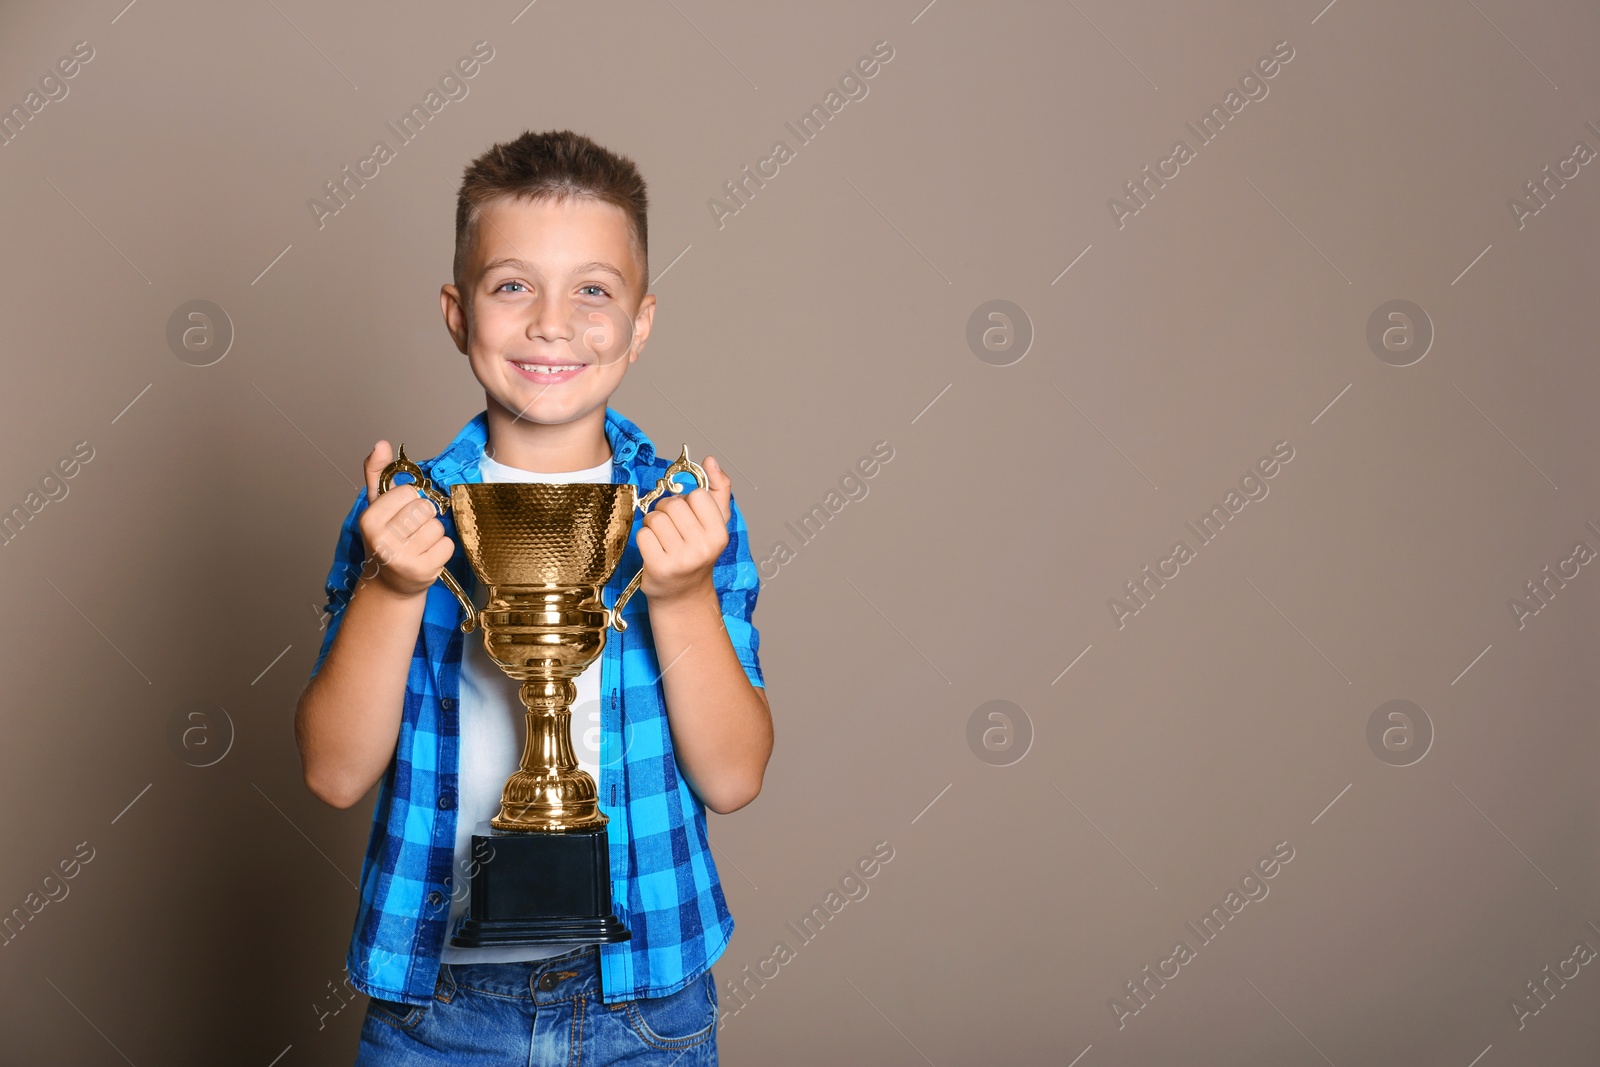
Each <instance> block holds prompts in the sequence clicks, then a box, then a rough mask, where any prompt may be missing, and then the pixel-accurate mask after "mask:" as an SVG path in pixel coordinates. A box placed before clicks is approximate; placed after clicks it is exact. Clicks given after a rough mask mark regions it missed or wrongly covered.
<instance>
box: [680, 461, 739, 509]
mask: <svg viewBox="0 0 1600 1067" xmlns="http://www.w3.org/2000/svg"><path fill="white" fill-rule="evenodd" d="M701 466H702V467H704V468H705V472H706V480H707V481H709V482H710V483H711V485H710V487H709V489H708V491H709V492H710V494H711V496H712V498H713V499H714V500H716V502H717V510H718V511H720V512H722V521H723V522H724V523H726V522H727V521H728V516H729V515H731V514H733V505H732V504H731V503H730V501H732V499H733V479H732V478H729V477H728V472H727V471H725V470H723V469H722V464H720V463H718V462H717V457H716V456H707V457H706V461H705V462H704V463H703V464H701ZM689 495H690V496H693V495H694V494H693V493H690V494H689Z"/></svg>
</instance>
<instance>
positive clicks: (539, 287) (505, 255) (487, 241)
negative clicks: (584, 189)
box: [439, 197, 656, 425]
mask: <svg viewBox="0 0 1600 1067" xmlns="http://www.w3.org/2000/svg"><path fill="white" fill-rule="evenodd" d="M476 237H477V239H476V242H475V246H474V249H473V255H472V260H471V262H470V263H469V264H468V267H467V270H468V274H467V277H466V278H465V279H463V283H464V288H463V289H462V290H458V289H457V288H456V287H455V286H454V285H446V286H444V288H443V289H442V290H441V292H440V296H439V299H440V305H441V307H442V308H443V310H444V317H445V324H446V326H447V327H448V328H449V330H450V335H451V336H452V337H453V338H455V342H456V347H457V348H459V349H460V350H461V351H462V353H464V354H465V355H466V356H467V359H468V361H469V362H470V363H471V365H472V373H473V375H474V376H475V377H476V378H477V379H478V381H479V382H480V383H481V384H482V385H483V388H484V392H485V394H486V395H487V398H488V402H489V403H490V404H491V405H498V406H500V407H501V408H503V409H504V410H505V411H507V412H509V413H510V414H511V415H512V416H515V417H517V418H521V419H526V420H528V421H530V422H536V423H542V424H546V425H554V424H560V423H569V422H573V421H576V420H578V419H581V418H583V417H584V416H586V415H590V414H591V413H593V412H595V411H596V410H600V411H603V410H604V408H605V405H606V403H607V401H608V400H609V398H610V396H611V394H612V393H613V392H615V391H616V388H617V386H618V385H619V384H621V382H622V376H623V375H624V374H625V373H626V372H627V369H628V364H630V363H632V362H633V361H634V360H636V359H638V358H639V353H640V351H642V350H643V348H644V343H645V340H646V338H648V337H649V335H650V324H651V322H652V320H653V319H654V317H655V301H656V298H655V296H654V295H653V294H652V295H650V296H645V297H643V298H642V299H641V291H642V290H643V288H644V277H643V270H642V267H641V265H640V263H639V260H638V257H637V256H636V255H635V254H634V251H633V244H632V242H631V241H630V239H629V229H628V223H627V216H626V215H625V214H624V213H623V211H622V209H621V208H619V207H617V206H616V205H614V204H608V203H605V202H604V201H598V200H593V199H588V198H580V197H569V198H568V199H566V200H564V201H561V202H556V201H552V200H535V201H529V200H518V199H512V198H509V197H502V198H499V199H497V200H494V201H491V202H489V203H487V204H485V205H484V207H483V210H482V213H481V215H480V216H479V220H478V230H477V235H476ZM548 368H565V369H556V370H555V372H554V373H547V369H548Z"/></svg>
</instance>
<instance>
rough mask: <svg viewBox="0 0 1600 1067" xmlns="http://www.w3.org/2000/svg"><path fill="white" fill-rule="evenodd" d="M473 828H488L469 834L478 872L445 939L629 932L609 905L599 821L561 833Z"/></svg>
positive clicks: (527, 941)
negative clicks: (460, 918)
mask: <svg viewBox="0 0 1600 1067" xmlns="http://www.w3.org/2000/svg"><path fill="white" fill-rule="evenodd" d="M479 827H480V828H482V829H485V830H487V831H488V832H486V833H475V834H473V835H472V853H471V854H472V856H473V857H474V858H475V859H477V861H478V870H477V873H476V874H474V875H473V876H472V895H471V896H470V898H469V899H468V903H467V918H466V921H465V922H463V923H462V924H461V929H459V930H457V931H456V933H455V934H454V935H452V936H451V938H450V943H451V944H452V945H455V946H457V947H459V948H487V947H489V946H491V945H562V944H610V943H612V942H616V941H627V940H628V939H629V938H631V937H632V936H633V935H632V934H631V933H629V931H628V928H627V927H626V926H624V925H623V924H622V921H621V920H620V919H618V918H617V916H616V914H615V913H614V912H613V911H612V909H611V860H610V854H609V851H608V848H607V844H606V831H605V828H604V827H601V828H600V829H598V830H570V831H566V832H562V833H534V832H518V831H499V830H493V829H490V828H489V827H488V824H487V823H480V824H479ZM479 857H482V858H479Z"/></svg>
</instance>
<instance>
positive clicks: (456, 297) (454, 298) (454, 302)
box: [439, 282, 467, 356]
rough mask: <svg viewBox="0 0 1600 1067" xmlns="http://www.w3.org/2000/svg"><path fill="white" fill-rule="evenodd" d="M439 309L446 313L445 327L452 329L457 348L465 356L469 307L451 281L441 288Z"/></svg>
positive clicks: (451, 333) (451, 332)
mask: <svg viewBox="0 0 1600 1067" xmlns="http://www.w3.org/2000/svg"><path fill="white" fill-rule="evenodd" d="M439 310H440V311H442V312H443V313H444V326H445V329H447V330H449V331H450V337H451V339H452V340H454V341H455V343H456V348H457V349H458V350H459V351H460V352H461V354H462V355H463V356H464V355H466V354H467V309H466V305H465V304H463V303H462V301H461V293H460V291H459V290H457V289H456V287H455V286H454V285H452V284H450V283H449V282H446V283H445V284H444V285H442V286H440V288H439Z"/></svg>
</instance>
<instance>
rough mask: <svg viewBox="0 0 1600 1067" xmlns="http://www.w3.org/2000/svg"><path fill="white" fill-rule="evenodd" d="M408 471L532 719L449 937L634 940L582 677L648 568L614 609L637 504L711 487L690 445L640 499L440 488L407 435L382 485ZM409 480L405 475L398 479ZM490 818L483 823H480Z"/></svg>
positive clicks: (626, 490)
mask: <svg viewBox="0 0 1600 1067" xmlns="http://www.w3.org/2000/svg"><path fill="white" fill-rule="evenodd" d="M402 471H403V472H405V473H407V474H410V475H411V477H412V484H413V487H414V488H415V489H417V490H418V491H420V492H422V493H423V494H424V495H425V496H427V498H428V499H429V500H431V501H432V502H433V503H434V505H435V506H436V507H438V508H439V510H440V513H441V514H442V513H444V512H445V511H449V512H451V513H452V514H453V515H454V517H455V523H456V532H457V535H458V537H459V540H460V544H461V546H462V548H463V549H464V550H465V551H466V555H467V560H468V562H469V563H470V564H471V565H472V572H473V573H474V574H475V575H477V578H478V581H479V582H480V583H481V584H482V585H483V586H484V587H485V588H486V589H487V590H488V600H487V602H486V603H485V605H484V606H483V607H482V608H481V609H479V608H475V607H474V606H473V604H472V601H471V599H470V598H468V597H467V595H466V593H465V592H464V591H463V590H462V589H461V587H460V585H459V584H458V583H457V582H456V580H455V578H454V577H453V576H452V575H451V574H450V572H449V570H448V569H446V570H442V571H441V572H440V574H439V577H440V579H441V580H443V581H444V583H445V585H446V586H448V587H449V589H450V591H451V592H452V593H454V594H455V596H456V599H457V600H459V601H460V603H461V606H462V607H463V608H464V609H465V610H466V618H465V619H464V620H463V621H462V623H461V629H462V632H463V633H471V632H472V631H473V630H474V629H476V628H478V627H480V626H481V627H482V629H483V642H484V650H485V651H486V652H487V653H488V656H489V659H490V660H492V661H493V662H494V663H495V664H496V665H497V666H498V667H499V668H500V669H501V670H502V671H504V672H505V673H506V676H507V677H509V678H513V679H516V680H517V681H519V682H521V686H520V688H519V690H518V695H519V696H520V697H521V699H522V704H523V708H524V710H525V712H526V716H527V724H528V727H527V734H526V740H525V742H524V744H523V749H522V760H521V764H520V766H519V767H518V768H517V770H516V771H514V772H513V773H512V775H511V777H510V778H508V779H507V780H506V783H505V786H504V788H503V789H502V790H501V796H500V811H499V813H498V814H497V815H495V817H494V818H492V819H490V820H489V828H490V831H491V832H490V833H489V834H474V835H473V839H472V852H473V855H478V854H479V847H480V845H481V844H486V845H487V846H488V849H489V853H488V854H489V855H490V857H491V858H490V860H488V861H486V862H485V863H483V864H482V865H481V866H480V867H479V868H478V870H477V871H476V873H475V874H474V875H473V877H472V887H471V897H470V901H469V904H468V914H467V920H466V922H465V923H463V924H462V927H461V930H460V931H458V932H457V933H456V934H454V935H453V936H452V937H451V943H452V944H455V945H460V946H464V947H478V946H484V945H519V944H549V943H573V942H576V943H591V942H601V943H604V942H613V941H626V940H627V939H628V938H629V937H630V936H631V934H630V933H629V931H628V929H627V927H626V926H624V925H623V924H622V922H621V921H620V920H618V919H617V917H616V916H615V914H614V913H613V912H612V908H611V874H610V871H611V865H610V858H609V853H608V849H607V840H606V830H605V827H606V823H607V821H608V820H607V817H606V815H605V814H604V813H603V812H601V811H600V805H599V797H598V790H597V787H596V783H595V781H594V779H593V778H592V777H590V775H589V774H588V773H587V772H586V771H584V770H583V769H582V768H580V767H579V766H578V761H577V757H576V756H575V755H574V754H573V751H572V731H571V720H572V702H573V701H574V700H575V699H576V698H577V686H576V684H575V679H576V678H577V677H578V676H579V675H580V674H582V673H583V672H584V670H585V669H586V668H588V667H589V665H590V664H592V663H594V661H595V660H596V659H597V658H599V656H600V653H601V651H602V650H603V649H604V648H605V643H606V632H607V631H608V630H610V629H616V630H617V631H618V632H621V631H623V630H626V629H627V623H626V622H624V621H623V619H622V608H623V605H624V604H626V603H627V601H628V598H629V597H631V596H632V595H633V594H634V592H635V591H637V590H638V588H639V584H640V582H641V581H642V580H643V577H644V575H643V572H642V571H641V572H640V573H639V574H636V575H634V577H633V580H632V581H631V582H629V583H628V585H627V586H626V588H624V589H623V591H622V594H621V595H620V596H619V597H617V602H616V603H615V604H614V605H613V606H611V607H609V608H608V607H606V606H605V604H604V602H603V601H602V599H601V592H602V590H603V589H604V588H605V585H606V583H607V582H608V581H609V580H610V579H611V575H612V574H613V572H615V571H616V569H617V565H618V564H619V563H620V562H621V560H622V554H623V551H624V550H625V549H626V548H627V545H628V537H629V535H630V533H631V532H632V530H633V518H634V513H635V512H639V511H648V510H649V508H650V506H651V505H652V504H653V503H655V501H656V500H657V499H658V498H660V497H661V495H662V494H663V493H667V492H672V493H681V492H683V491H684V486H683V485H682V484H680V483H679V482H677V481H675V480H674V479H673V475H675V474H677V473H679V472H687V473H689V474H691V475H693V476H694V478H695V481H696V482H697V483H698V484H699V485H700V486H702V487H706V486H708V485H709V482H708V480H707V478H706V473H705V470H704V469H703V468H702V467H701V466H700V465H699V464H697V463H694V462H693V461H691V460H690V459H689V449H688V446H687V445H685V446H684V448H683V452H682V454H681V455H680V456H679V457H678V459H677V460H676V461H674V462H673V464H672V465H671V466H670V467H668V468H667V470H666V473H665V474H664V475H663V476H662V477H661V478H660V480H658V481H657V483H656V487H655V488H654V489H653V490H652V491H651V492H649V493H647V494H645V495H644V496H642V497H641V496H640V495H639V492H638V488H637V487H636V486H634V485H632V484H629V483H625V482H624V483H584V482H579V483H549V482H478V483H470V482H466V483H458V484H456V485H452V486H451V487H450V495H449V496H448V497H446V496H444V495H443V494H442V493H440V492H439V491H438V489H437V488H435V487H434V486H433V484H432V482H431V481H430V480H429V479H428V477H427V476H426V475H425V474H424V473H423V472H422V470H421V469H420V468H419V467H417V465H416V464H414V463H412V462H411V461H410V460H408V459H407V458H406V454H405V445H403V444H402V445H401V446H400V449H399V452H398V454H397V456H396V458H395V460H394V462H392V463H390V464H389V465H388V466H387V467H385V468H384V469H383V474H382V476H381V477H380V478H379V481H378V492H379V494H380V495H382V494H383V493H385V492H387V491H389V490H390V489H391V488H393V486H394V485H395V484H396V483H395V482H394V475H395V474H397V473H400V472H402ZM399 484H401V485H404V484H406V483H403V482H402V483H399ZM481 825H482V824H480V826H481Z"/></svg>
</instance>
